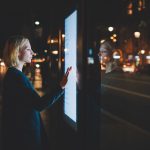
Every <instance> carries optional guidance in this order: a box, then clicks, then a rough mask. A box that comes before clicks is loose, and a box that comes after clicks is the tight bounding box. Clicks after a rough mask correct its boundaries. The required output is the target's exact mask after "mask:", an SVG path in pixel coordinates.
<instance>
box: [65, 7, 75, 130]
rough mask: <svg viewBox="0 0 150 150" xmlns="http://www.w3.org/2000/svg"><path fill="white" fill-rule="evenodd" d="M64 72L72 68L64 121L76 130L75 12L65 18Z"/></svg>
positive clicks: (66, 89)
mask: <svg viewBox="0 0 150 150" xmlns="http://www.w3.org/2000/svg"><path fill="white" fill-rule="evenodd" d="M64 51H65V56H64V57H65V72H66V70H67V68H68V67H70V66H72V70H71V72H70V75H69V79H68V83H67V86H66V88H65V95H64V116H65V120H66V121H67V122H68V123H69V124H70V125H71V126H72V127H73V128H75V129H77V91H76V90H77V87H76V80H77V79H76V69H77V68H76V67H77V10H74V11H73V12H72V13H71V14H70V15H69V16H67V17H66V18H65V49H64Z"/></svg>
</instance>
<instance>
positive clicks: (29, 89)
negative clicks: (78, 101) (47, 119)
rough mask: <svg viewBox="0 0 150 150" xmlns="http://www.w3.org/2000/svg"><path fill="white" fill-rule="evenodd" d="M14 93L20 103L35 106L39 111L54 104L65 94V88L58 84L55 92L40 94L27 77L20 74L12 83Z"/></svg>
mask: <svg viewBox="0 0 150 150" xmlns="http://www.w3.org/2000/svg"><path fill="white" fill-rule="evenodd" d="M11 85H12V88H11V90H12V91H13V95H14V96H15V99H16V100H17V102H18V103H21V104H22V105H27V106H29V107H30V106H31V107H34V108H35V109H36V110H37V111H42V110H43V109H45V108H47V107H50V106H52V105H53V104H54V103H55V102H56V101H58V100H59V99H60V97H61V96H62V95H63V94H64V90H62V88H61V87H60V86H58V87H57V88H56V89H55V90H54V91H53V92H49V93H47V94H45V95H44V96H42V97H41V96H39V94H38V93H37V92H36V91H35V89H34V88H33V86H32V85H31V84H30V82H29V80H27V78H26V77H23V76H18V77H16V78H15V80H13V83H12V84H11Z"/></svg>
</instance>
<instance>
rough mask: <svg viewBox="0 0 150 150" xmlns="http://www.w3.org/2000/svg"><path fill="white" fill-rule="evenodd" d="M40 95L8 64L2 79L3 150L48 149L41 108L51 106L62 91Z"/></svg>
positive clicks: (26, 79) (21, 74) (59, 89)
mask: <svg viewBox="0 0 150 150" xmlns="http://www.w3.org/2000/svg"><path fill="white" fill-rule="evenodd" d="M56 90H57V91H56V92H54V93H53V94H52V93H49V94H45V95H44V96H43V97H40V96H39V95H38V94H37V93H36V91H35V90H34V88H33V86H32V85H31V83H30V81H29V80H28V78H27V77H26V76H25V74H24V73H22V72H21V71H19V70H17V69H16V68H14V67H10V68H9V69H8V70H7V72H6V75H5V78H4V80H3V120H2V123H3V126H2V128H3V129H2V131H3V134H2V135H3V137H2V139H3V143H2V144H3V150H10V149H14V150H47V148H48V147H47V138H46V133H45V130H44V127H43V123H42V120H41V116H40V111H41V110H43V109H45V108H47V107H50V106H51V105H52V104H53V103H54V102H56V101H57V100H58V99H59V98H60V97H61V96H62V95H63V93H64V90H62V89H61V88H60V87H59V88H58V89H56Z"/></svg>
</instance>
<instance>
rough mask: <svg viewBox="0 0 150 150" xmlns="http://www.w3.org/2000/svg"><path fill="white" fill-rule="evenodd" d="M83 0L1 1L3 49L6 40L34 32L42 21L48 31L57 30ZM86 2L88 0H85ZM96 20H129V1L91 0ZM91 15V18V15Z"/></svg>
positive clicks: (89, 0) (93, 19)
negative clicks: (35, 24) (10, 36)
mask: <svg viewBox="0 0 150 150" xmlns="http://www.w3.org/2000/svg"><path fill="white" fill-rule="evenodd" d="M77 1H80V0H24V1H23V0H1V3H0V20H1V21H0V48H2V45H3V43H4V41H5V39H6V38H7V37H8V36H9V35H12V34H17V33H21V31H29V32H30V31H31V30H32V29H33V28H34V21H35V20H39V21H40V23H41V25H42V26H43V28H44V30H45V32H47V34H49V32H51V31H53V30H55V29H56V28H58V27H59V25H60V24H62V23H63V21H64V17H65V16H66V15H67V13H68V11H70V9H72V8H73V6H74V5H75V6H76V2H77ZM85 1H86V0H85ZM86 2H87V3H88V8H87V9H88V14H89V16H90V15H92V22H96V23H97V24H101V23H104V22H106V23H107V24H120V23H122V22H123V21H124V22H125V19H124V18H125V16H126V8H127V2H128V0H87V1H86ZM89 16H87V17H89Z"/></svg>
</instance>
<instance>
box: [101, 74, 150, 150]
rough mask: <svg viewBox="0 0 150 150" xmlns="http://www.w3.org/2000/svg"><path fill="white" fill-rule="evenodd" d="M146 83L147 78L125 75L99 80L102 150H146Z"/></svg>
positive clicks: (149, 124) (149, 129) (149, 97)
mask: <svg viewBox="0 0 150 150" xmlns="http://www.w3.org/2000/svg"><path fill="white" fill-rule="evenodd" d="M149 81H150V77H149V76H148V75H141V74H129V73H122V74H118V73H114V74H110V75H107V76H106V77H105V79H104V80H102V82H101V106H102V108H101V114H102V115H101V134H100V135H101V147H102V150H107V149H117V150H120V149H121V150H149V149H150V142H149V141H150V119H149V114H150V93H149V86H150V84H149ZM108 143H109V144H108Z"/></svg>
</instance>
